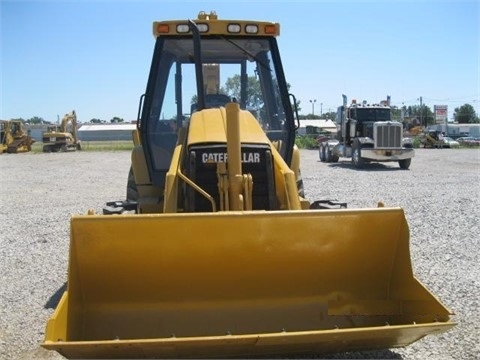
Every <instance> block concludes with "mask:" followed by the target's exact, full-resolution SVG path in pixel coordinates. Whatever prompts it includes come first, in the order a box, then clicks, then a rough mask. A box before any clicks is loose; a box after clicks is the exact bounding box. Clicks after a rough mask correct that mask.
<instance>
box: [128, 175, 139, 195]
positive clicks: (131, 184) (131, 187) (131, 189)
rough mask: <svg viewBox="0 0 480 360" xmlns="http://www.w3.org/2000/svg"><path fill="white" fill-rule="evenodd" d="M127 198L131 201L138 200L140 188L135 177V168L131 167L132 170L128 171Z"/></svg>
mask: <svg viewBox="0 0 480 360" xmlns="http://www.w3.org/2000/svg"><path fill="white" fill-rule="evenodd" d="M127 200H130V201H138V190H137V184H136V183H135V177H134V175H133V169H132V167H130V171H129V172H128V180H127Z"/></svg>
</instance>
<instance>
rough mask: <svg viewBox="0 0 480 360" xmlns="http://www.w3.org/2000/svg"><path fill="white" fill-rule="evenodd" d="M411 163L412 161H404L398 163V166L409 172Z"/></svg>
mask: <svg viewBox="0 0 480 360" xmlns="http://www.w3.org/2000/svg"><path fill="white" fill-rule="evenodd" d="M411 162H412V159H403V160H399V161H398V165H400V169H403V170H408V168H409V167H410V163H411Z"/></svg>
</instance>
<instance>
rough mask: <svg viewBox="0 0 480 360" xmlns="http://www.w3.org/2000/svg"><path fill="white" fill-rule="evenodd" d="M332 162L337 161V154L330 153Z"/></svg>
mask: <svg viewBox="0 0 480 360" xmlns="http://www.w3.org/2000/svg"><path fill="white" fill-rule="evenodd" d="M332 162H334V163H336V162H338V155H333V154H332Z"/></svg>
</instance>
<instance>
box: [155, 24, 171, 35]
mask: <svg viewBox="0 0 480 360" xmlns="http://www.w3.org/2000/svg"><path fill="white" fill-rule="evenodd" d="M169 31H170V27H169V26H168V24H158V26H157V33H159V34H165V33H168V32H169Z"/></svg>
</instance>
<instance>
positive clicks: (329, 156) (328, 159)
mask: <svg viewBox="0 0 480 360" xmlns="http://www.w3.org/2000/svg"><path fill="white" fill-rule="evenodd" d="M325 148H326V150H325V161H326V162H332V150H331V149H330V148H329V147H328V145H327V146H325Z"/></svg>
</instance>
